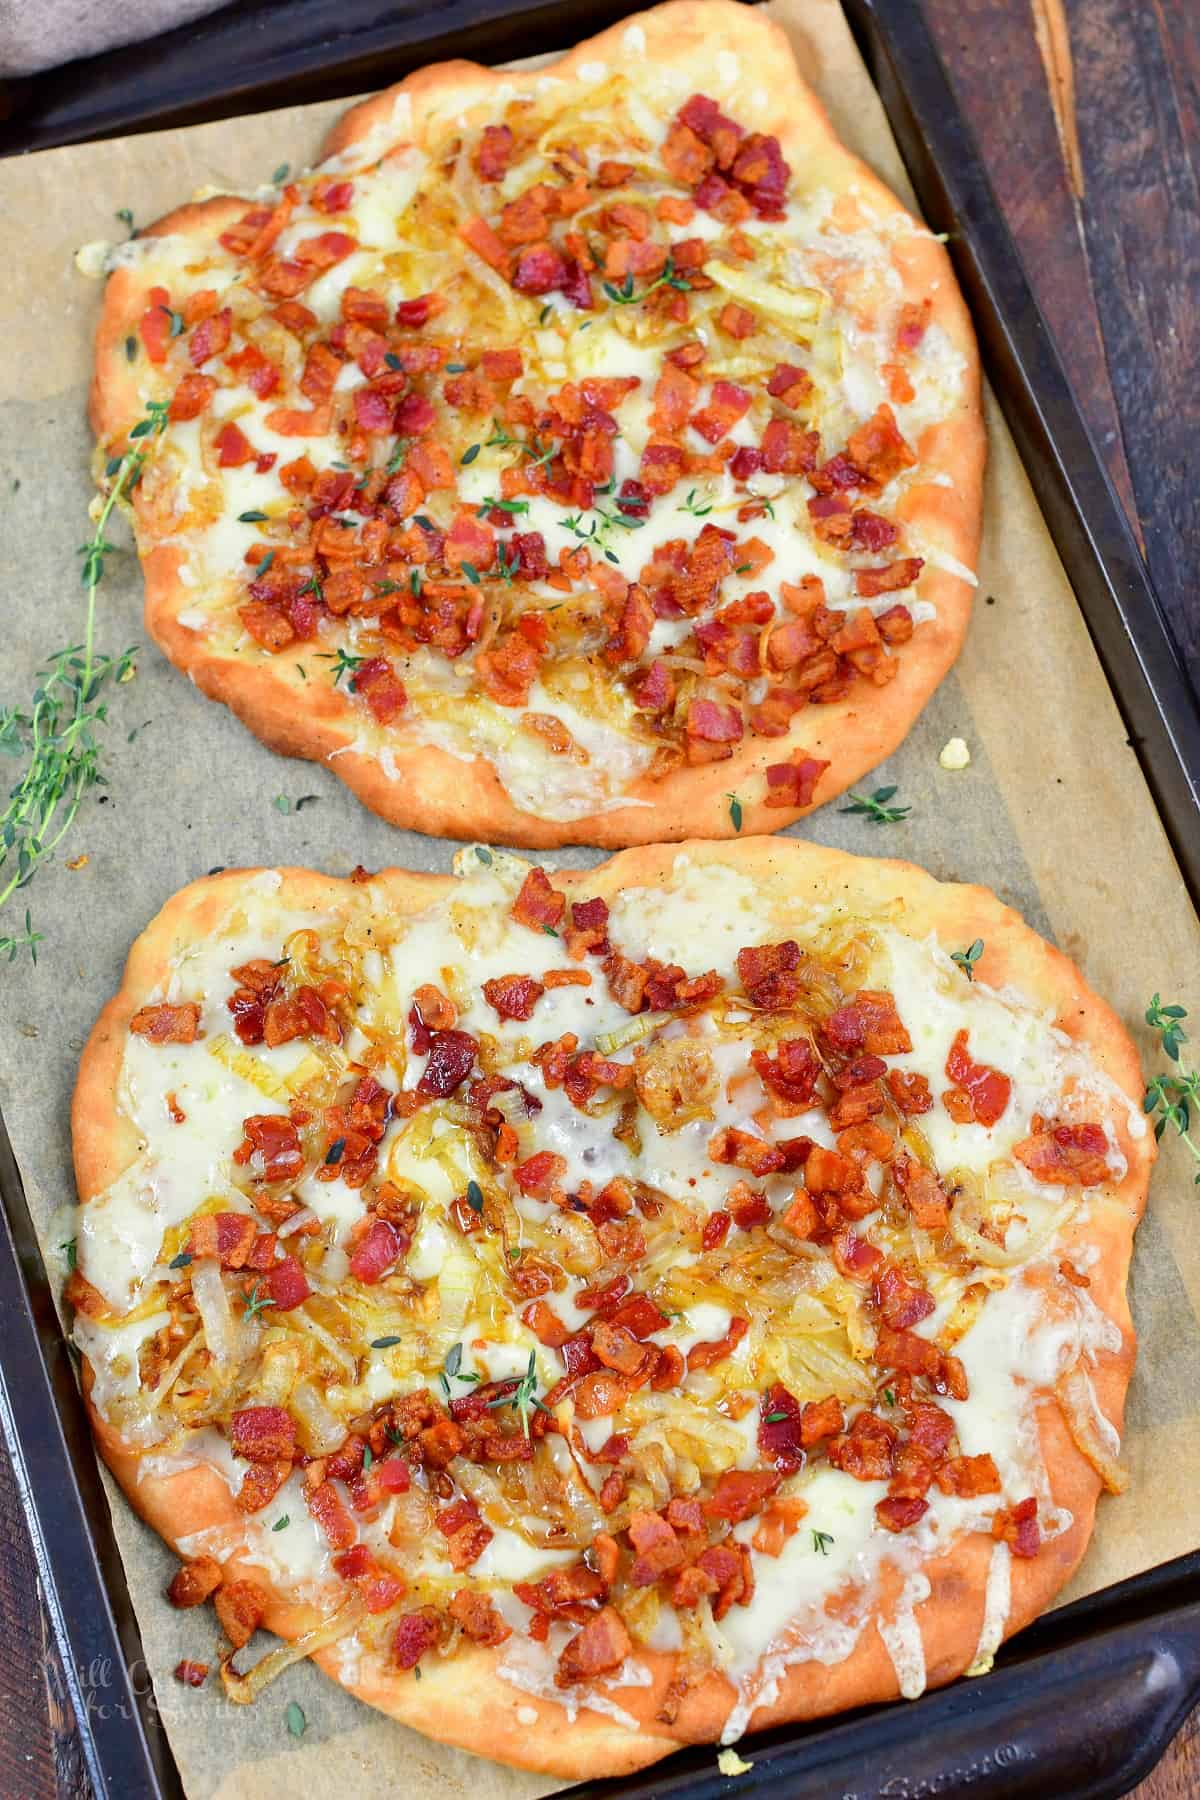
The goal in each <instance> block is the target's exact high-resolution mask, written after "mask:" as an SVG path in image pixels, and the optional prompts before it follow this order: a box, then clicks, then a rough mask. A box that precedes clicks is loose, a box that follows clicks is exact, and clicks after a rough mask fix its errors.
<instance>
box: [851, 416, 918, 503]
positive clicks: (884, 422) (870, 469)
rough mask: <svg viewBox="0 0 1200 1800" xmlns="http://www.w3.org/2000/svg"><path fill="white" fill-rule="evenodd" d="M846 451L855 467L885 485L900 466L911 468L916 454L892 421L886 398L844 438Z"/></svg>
mask: <svg viewBox="0 0 1200 1800" xmlns="http://www.w3.org/2000/svg"><path fill="white" fill-rule="evenodd" d="M846 454H847V456H848V457H849V459H850V461H851V462H852V463H853V464H854V465H855V467H856V468H857V469H860V470H861V471H862V473H863V474H864V475H866V476H868V477H869V478H870V480H871V481H873V482H875V483H876V485H877V486H879V487H886V486H887V484H888V482H889V481H891V479H892V477H893V476H895V475H898V474H899V473H900V471H901V470H902V469H911V468H912V466H913V464H914V463H915V462H916V460H917V459H916V456H915V454H914V453H913V451H912V449H911V448H910V447H909V445H908V444H907V443H906V442H905V440H904V438H903V437H902V436H901V434H900V429H899V427H898V426H897V424H896V415H895V413H893V411H892V409H891V407H890V406H889V405H888V404H887V403H886V401H885V402H884V403H883V404H882V405H880V406H878V407H877V408H876V409H875V411H874V413H873V414H872V415H871V417H870V418H869V419H868V420H867V422H866V424H865V425H860V426H859V428H858V430H857V431H855V432H852V433H851V434H850V437H849V438H848V439H847V440H846Z"/></svg>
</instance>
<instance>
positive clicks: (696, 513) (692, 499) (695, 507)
mask: <svg viewBox="0 0 1200 1800" xmlns="http://www.w3.org/2000/svg"><path fill="white" fill-rule="evenodd" d="M679 510H680V511H681V512H685V513H691V515H692V517H693V518H694V519H703V518H706V517H707V515H708V514H709V513H710V512H711V511H712V501H711V500H710V501H709V503H708V505H707V506H701V505H700V503H699V501H698V500H697V498H696V490H695V488H689V489H688V497H687V499H686V500H685V501H684V502H683V504H682V506H681V507H680V509H679Z"/></svg>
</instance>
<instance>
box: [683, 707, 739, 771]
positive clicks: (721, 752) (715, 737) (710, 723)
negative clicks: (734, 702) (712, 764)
mask: <svg viewBox="0 0 1200 1800" xmlns="http://www.w3.org/2000/svg"><path fill="white" fill-rule="evenodd" d="M686 730H687V735H688V739H689V756H690V755H691V754H692V749H693V747H694V746H696V745H703V746H704V748H705V751H706V753H707V754H706V756H705V759H704V760H707V761H714V760H719V759H721V758H723V757H727V756H732V755H733V745H734V744H736V743H737V742H738V741H739V739H740V738H741V737H742V736H743V735H744V730H745V728H744V726H743V724H742V715H741V713H740V712H739V711H738V709H737V707H736V706H725V705H723V704H722V703H721V702H720V701H719V700H693V701H691V702H690V704H689V706H688V710H687V725H686Z"/></svg>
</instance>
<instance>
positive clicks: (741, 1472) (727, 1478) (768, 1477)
mask: <svg viewBox="0 0 1200 1800" xmlns="http://www.w3.org/2000/svg"><path fill="white" fill-rule="evenodd" d="M782 1480H783V1476H782V1475H781V1474H780V1473H779V1470H778V1469H727V1470H726V1471H725V1473H724V1474H723V1475H719V1476H718V1477H717V1485H716V1487H715V1488H714V1489H713V1491H712V1493H711V1494H710V1496H709V1498H708V1499H707V1500H706V1501H705V1502H704V1516H705V1518H706V1519H725V1520H727V1521H728V1523H729V1524H730V1525H737V1524H738V1523H739V1522H740V1521H741V1520H742V1519H748V1518H749V1517H750V1516H751V1514H752V1513H756V1512H758V1511H759V1509H760V1508H761V1506H762V1504H763V1502H764V1500H767V1499H769V1498H770V1496H771V1495H772V1494H773V1493H774V1492H775V1489H776V1488H777V1487H778V1486H779V1484H780V1482H781V1481H782Z"/></svg>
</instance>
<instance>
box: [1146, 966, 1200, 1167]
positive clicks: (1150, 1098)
mask: <svg viewBox="0 0 1200 1800" xmlns="http://www.w3.org/2000/svg"><path fill="white" fill-rule="evenodd" d="M1187 1016H1188V1015H1187V1008H1186V1007H1185V1006H1177V1005H1170V1006H1164V1005H1163V1003H1162V1001H1161V1000H1160V999H1159V997H1158V995H1157V994H1155V996H1154V998H1153V1000H1151V1002H1150V1004H1149V1006H1148V1007H1147V1008H1146V1023H1147V1025H1149V1026H1150V1027H1151V1029H1152V1030H1154V1031H1157V1032H1158V1034H1159V1039H1160V1041H1161V1043H1162V1049H1163V1055H1164V1056H1165V1057H1166V1058H1167V1060H1168V1061H1169V1062H1173V1063H1174V1064H1175V1065H1176V1072H1175V1073H1174V1074H1171V1075H1156V1076H1155V1077H1154V1080H1153V1081H1152V1082H1151V1083H1150V1085H1149V1087H1148V1088H1147V1089H1146V1093H1145V1096H1144V1098H1143V1100H1142V1108H1143V1110H1144V1111H1145V1112H1147V1113H1150V1114H1154V1113H1157V1114H1158V1117H1157V1118H1156V1119H1155V1121H1154V1136H1155V1138H1156V1139H1160V1138H1161V1137H1162V1135H1163V1133H1164V1131H1165V1130H1166V1129H1167V1126H1168V1125H1170V1126H1171V1127H1172V1128H1173V1129H1174V1130H1175V1131H1177V1132H1178V1134H1179V1136H1180V1137H1181V1138H1182V1139H1183V1141H1184V1143H1185V1144H1186V1145H1187V1147H1188V1150H1189V1152H1190V1153H1191V1156H1192V1159H1193V1161H1194V1162H1196V1163H1197V1164H1198V1165H1200V1145H1197V1143H1196V1141H1195V1139H1194V1138H1193V1137H1192V1135H1191V1123H1192V1108H1193V1106H1200V1071H1197V1070H1195V1069H1187V1068H1185V1067H1184V1065H1183V1063H1182V1061H1181V1059H1180V1055H1179V1052H1180V1050H1181V1048H1182V1046H1183V1045H1184V1044H1185V1043H1186V1042H1187V1032H1186V1031H1185V1030H1184V1029H1183V1021H1184V1020H1185V1019H1186V1018H1187ZM1196 1185H1197V1187H1200V1168H1198V1170H1197V1174H1196Z"/></svg>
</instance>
